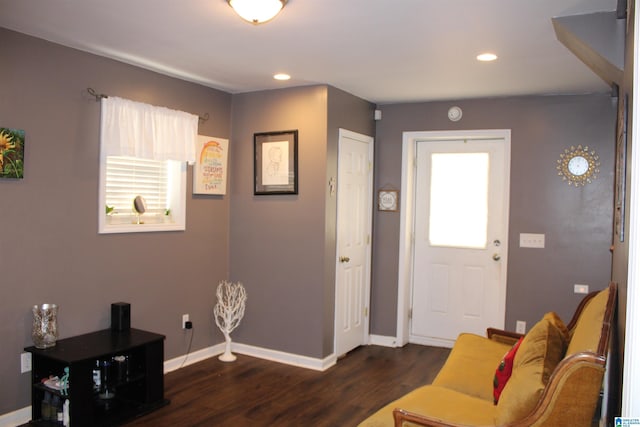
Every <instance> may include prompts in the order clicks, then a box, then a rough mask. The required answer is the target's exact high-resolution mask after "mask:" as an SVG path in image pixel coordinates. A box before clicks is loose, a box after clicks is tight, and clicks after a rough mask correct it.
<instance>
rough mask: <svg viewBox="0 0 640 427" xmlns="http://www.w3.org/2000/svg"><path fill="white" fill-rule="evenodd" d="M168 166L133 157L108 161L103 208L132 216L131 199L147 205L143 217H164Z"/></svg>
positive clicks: (165, 163) (112, 158)
mask: <svg viewBox="0 0 640 427" xmlns="http://www.w3.org/2000/svg"><path fill="white" fill-rule="evenodd" d="M168 176H169V172H168V162H167V161H158V160H147V159H141V158H135V157H118V156H108V157H107V170H106V193H105V195H106V205H107V206H109V207H113V208H114V213H117V214H122V215H127V214H131V215H133V214H134V213H135V212H134V211H133V199H134V198H135V197H136V196H138V195H140V196H142V197H144V198H145V200H146V202H147V211H146V212H145V216H149V215H154V214H155V215H164V213H165V211H166V210H167V209H170V208H171V207H170V206H169V200H168Z"/></svg>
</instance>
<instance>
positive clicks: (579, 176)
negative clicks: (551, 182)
mask: <svg viewBox="0 0 640 427" xmlns="http://www.w3.org/2000/svg"><path fill="white" fill-rule="evenodd" d="M599 167H600V162H599V157H598V156H597V155H596V152H595V151H593V150H589V147H587V146H586V145H585V146H584V147H583V146H582V145H578V146H577V147H574V146H571V148H569V149H565V150H564V153H562V154H560V158H559V159H558V166H557V167H556V169H558V175H559V176H561V177H562V180H563V181H567V184H569V185H574V186H576V187H578V186H580V185H585V184H590V183H591V181H593V180H594V179H596V177H597V174H598V173H599V172H600V169H598V168H599Z"/></svg>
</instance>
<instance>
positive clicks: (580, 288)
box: [573, 283, 589, 294]
mask: <svg viewBox="0 0 640 427" xmlns="http://www.w3.org/2000/svg"><path fill="white" fill-rule="evenodd" d="M573 293H574V294H588V293H589V285H582V284H580V283H576V284H575V285H573Z"/></svg>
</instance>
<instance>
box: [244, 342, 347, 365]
mask: <svg viewBox="0 0 640 427" xmlns="http://www.w3.org/2000/svg"><path fill="white" fill-rule="evenodd" d="M231 351H232V352H236V353H239V354H244V355H246V356H253V357H257V358H259V359H265V360H270V361H272V362H278V363H284V364H286V365H292V366H298V367H301V368H307V369H313V370H315V371H325V370H327V369H329V368H330V367H332V366H333V365H335V364H336V359H337V358H336V355H335V354H330V355H329V356H327V357H325V358H324V359H317V358H314V357H308V356H301V355H299V354H293V353H285V352H283V351H277V350H270V349H268V348H261V347H254V346H252V345H247V344H235V343H231Z"/></svg>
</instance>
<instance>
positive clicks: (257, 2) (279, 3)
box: [227, 0, 288, 25]
mask: <svg viewBox="0 0 640 427" xmlns="http://www.w3.org/2000/svg"><path fill="white" fill-rule="evenodd" d="M287 1H288V0H227V3H229V6H231V7H232V8H233V10H235V11H236V13H237V14H238V15H240V17H241V18H242V19H244V20H245V21H248V22H251V23H252V24H254V25H257V24H262V23H264V22H267V21H270V20H271V19H273V18H274V17H275V16H276V15H277V14H278V13H280V11H281V10H282V8H283V7H284V5H285V4H287Z"/></svg>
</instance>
